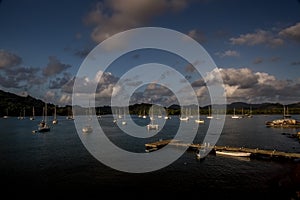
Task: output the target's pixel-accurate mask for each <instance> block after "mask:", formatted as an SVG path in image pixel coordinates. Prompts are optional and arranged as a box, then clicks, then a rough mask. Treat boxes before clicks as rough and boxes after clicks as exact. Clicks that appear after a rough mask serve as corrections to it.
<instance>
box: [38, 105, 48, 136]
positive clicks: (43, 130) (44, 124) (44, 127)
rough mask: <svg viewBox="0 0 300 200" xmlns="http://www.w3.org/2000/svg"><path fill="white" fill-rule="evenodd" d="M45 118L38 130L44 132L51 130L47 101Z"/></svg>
mask: <svg viewBox="0 0 300 200" xmlns="http://www.w3.org/2000/svg"><path fill="white" fill-rule="evenodd" d="M43 118H44V119H43V120H42V122H41V123H40V124H39V127H38V130H37V131H38V132H40V133H44V132H49V131H50V126H49V125H48V123H47V103H45V109H44V113H43Z"/></svg>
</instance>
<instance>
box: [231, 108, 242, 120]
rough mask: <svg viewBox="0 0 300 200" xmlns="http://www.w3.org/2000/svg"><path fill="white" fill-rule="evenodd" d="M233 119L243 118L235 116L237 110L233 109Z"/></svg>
mask: <svg viewBox="0 0 300 200" xmlns="http://www.w3.org/2000/svg"><path fill="white" fill-rule="evenodd" d="M231 118H232V119H240V118H241V117H240V116H239V115H236V114H235V108H233V115H232V116H231Z"/></svg>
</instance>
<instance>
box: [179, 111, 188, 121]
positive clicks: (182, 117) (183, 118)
mask: <svg viewBox="0 0 300 200" xmlns="http://www.w3.org/2000/svg"><path fill="white" fill-rule="evenodd" d="M182 111H183V109H182ZM179 119H180V120H181V121H188V120H189V117H188V113H187V108H186V110H185V114H182V113H181V115H180V117H179Z"/></svg>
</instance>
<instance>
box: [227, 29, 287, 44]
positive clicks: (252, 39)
mask: <svg viewBox="0 0 300 200" xmlns="http://www.w3.org/2000/svg"><path fill="white" fill-rule="evenodd" d="M230 42H231V44H233V45H249V46H254V45H260V44H265V45H268V46H272V47H276V46H280V45H283V43H284V41H283V40H282V39H281V38H279V37H276V36H275V35H274V34H273V33H272V32H269V31H265V30H257V31H255V32H254V33H247V34H241V35H240V36H239V37H236V38H234V37H233V38H230Z"/></svg>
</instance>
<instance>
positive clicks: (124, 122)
mask: <svg viewBox="0 0 300 200" xmlns="http://www.w3.org/2000/svg"><path fill="white" fill-rule="evenodd" d="M126 124H127V122H126V112H125V108H124V115H123V121H122V125H126Z"/></svg>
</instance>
